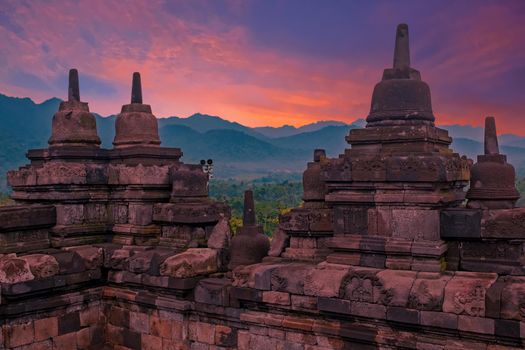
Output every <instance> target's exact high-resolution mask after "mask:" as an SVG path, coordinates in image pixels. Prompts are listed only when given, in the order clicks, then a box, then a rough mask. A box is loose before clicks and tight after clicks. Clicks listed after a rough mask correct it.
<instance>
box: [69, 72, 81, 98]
mask: <svg viewBox="0 0 525 350" xmlns="http://www.w3.org/2000/svg"><path fill="white" fill-rule="evenodd" d="M67 100H68V101H70V102H71V101H77V102H80V88H79V84H78V71H77V70H76V69H75V68H73V69H70V70H69V91H68V96H67Z"/></svg>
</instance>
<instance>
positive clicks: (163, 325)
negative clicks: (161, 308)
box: [149, 315, 172, 338]
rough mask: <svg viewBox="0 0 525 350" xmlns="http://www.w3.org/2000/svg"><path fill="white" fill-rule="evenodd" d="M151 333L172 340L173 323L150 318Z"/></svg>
mask: <svg viewBox="0 0 525 350" xmlns="http://www.w3.org/2000/svg"><path fill="white" fill-rule="evenodd" d="M149 329H150V333H151V334H152V335H154V336H157V337H162V338H171V332H172V321H171V320H169V319H165V318H160V317H157V316H154V315H151V316H150V318H149Z"/></svg>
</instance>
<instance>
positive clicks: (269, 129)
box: [253, 120, 347, 138]
mask: <svg viewBox="0 0 525 350" xmlns="http://www.w3.org/2000/svg"><path fill="white" fill-rule="evenodd" d="M327 126H347V124H346V123H343V122H338V121H334V120H326V121H320V122H316V123H313V124H308V125H303V126H300V127H298V128H296V127H295V126H292V125H283V126H280V127H273V126H261V127H256V128H253V130H256V131H257V132H259V133H261V134H263V135H264V136H266V137H270V138H277V137H287V136H293V135H297V134H301V133H304V132H312V131H317V130H321V129H323V128H325V127H327Z"/></svg>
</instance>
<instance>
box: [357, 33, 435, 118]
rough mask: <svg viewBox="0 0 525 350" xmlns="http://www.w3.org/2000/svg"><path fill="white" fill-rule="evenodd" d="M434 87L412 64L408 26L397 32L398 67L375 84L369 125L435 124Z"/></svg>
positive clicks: (395, 57)
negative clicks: (423, 78) (431, 86)
mask: <svg viewBox="0 0 525 350" xmlns="http://www.w3.org/2000/svg"><path fill="white" fill-rule="evenodd" d="M434 119H435V118H434V114H433V113H432V103H431V98H430V88H429V86H428V84H427V83H425V82H424V81H422V80H421V74H420V73H419V71H417V70H415V69H413V68H411V67H410V47H409V40H408V26H407V25H406V24H400V25H398V26H397V31H396V44H395V50H394V66H393V68H387V69H385V70H384V72H383V79H382V80H381V81H380V82H379V83H378V84H377V85H376V86H375V88H374V93H373V95H372V105H371V108H370V114H369V115H368V117H367V118H366V121H367V122H368V126H382V125H406V124H421V123H427V124H431V125H433V124H434Z"/></svg>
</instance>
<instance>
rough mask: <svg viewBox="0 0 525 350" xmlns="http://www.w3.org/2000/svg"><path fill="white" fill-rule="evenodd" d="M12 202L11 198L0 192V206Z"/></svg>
mask: <svg viewBox="0 0 525 350" xmlns="http://www.w3.org/2000/svg"><path fill="white" fill-rule="evenodd" d="M12 204H14V202H13V200H12V199H11V198H9V196H8V195H7V194H5V193H0V207H3V206H4V205H12Z"/></svg>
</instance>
